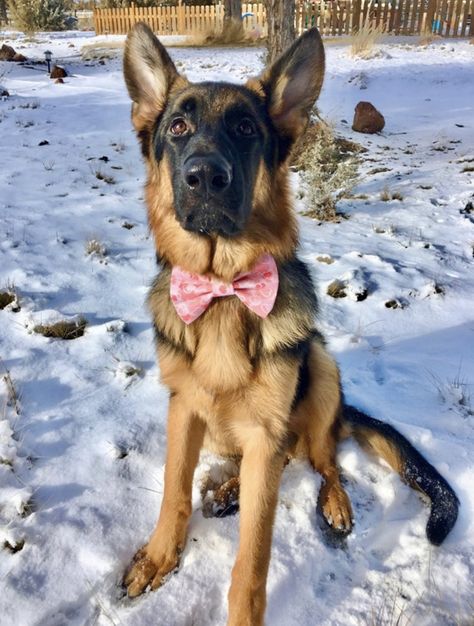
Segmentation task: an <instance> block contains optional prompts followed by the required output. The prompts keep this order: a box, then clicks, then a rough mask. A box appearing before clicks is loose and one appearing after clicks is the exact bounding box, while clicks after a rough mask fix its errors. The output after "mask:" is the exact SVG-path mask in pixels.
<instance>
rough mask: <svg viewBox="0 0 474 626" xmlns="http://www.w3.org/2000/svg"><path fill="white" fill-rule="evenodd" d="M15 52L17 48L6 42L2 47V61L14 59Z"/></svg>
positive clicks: (0, 57)
mask: <svg viewBox="0 0 474 626" xmlns="http://www.w3.org/2000/svg"><path fill="white" fill-rule="evenodd" d="M15 54H16V52H15V49H14V48H12V47H11V46H7V44H6V43H4V44H3V46H2V47H1V48H0V61H13V57H14V56H15Z"/></svg>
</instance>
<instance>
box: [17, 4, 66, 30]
mask: <svg viewBox="0 0 474 626" xmlns="http://www.w3.org/2000/svg"><path fill="white" fill-rule="evenodd" d="M67 5H68V2H67V0H8V6H9V9H10V14H11V16H12V18H13V23H14V24H15V26H16V27H17V28H18V29H19V30H22V31H23V32H24V33H26V34H28V35H32V34H34V33H36V32H38V31H43V30H64V20H65V18H66V10H67V8H68V6H67Z"/></svg>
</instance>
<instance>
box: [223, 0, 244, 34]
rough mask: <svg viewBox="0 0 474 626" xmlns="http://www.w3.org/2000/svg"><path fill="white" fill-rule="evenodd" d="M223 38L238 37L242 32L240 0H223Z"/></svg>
mask: <svg viewBox="0 0 474 626" xmlns="http://www.w3.org/2000/svg"><path fill="white" fill-rule="evenodd" d="M223 34H224V38H227V39H229V41H232V40H237V39H239V38H240V37H241V36H242V34H243V25H242V0H225V1H224V33H223Z"/></svg>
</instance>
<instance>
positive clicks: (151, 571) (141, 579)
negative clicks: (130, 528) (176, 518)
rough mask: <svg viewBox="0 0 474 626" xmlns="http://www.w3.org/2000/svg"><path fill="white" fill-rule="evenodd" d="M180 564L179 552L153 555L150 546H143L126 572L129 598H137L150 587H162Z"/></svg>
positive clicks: (152, 588)
mask: <svg viewBox="0 0 474 626" xmlns="http://www.w3.org/2000/svg"><path fill="white" fill-rule="evenodd" d="M178 564H179V554H178V553H176V555H175V556H174V557H171V558H170V557H165V556H161V557H160V556H158V555H153V556H152V555H151V554H150V553H149V548H148V546H144V547H143V548H141V549H140V550H139V551H138V552H137V553H136V554H135V556H134V557H133V560H132V563H131V565H130V567H129V569H128V571H127V573H126V574H125V577H124V581H123V583H124V586H125V587H126V588H127V595H128V597H129V598H136V597H137V596H139V595H140V594H142V593H144V592H145V591H146V590H147V588H148V587H149V588H150V589H151V590H152V591H153V590H154V589H158V587H161V585H162V584H163V583H165V582H166V579H167V577H168V575H169V574H171V573H173V572H174V571H175V570H176V569H177V567H178Z"/></svg>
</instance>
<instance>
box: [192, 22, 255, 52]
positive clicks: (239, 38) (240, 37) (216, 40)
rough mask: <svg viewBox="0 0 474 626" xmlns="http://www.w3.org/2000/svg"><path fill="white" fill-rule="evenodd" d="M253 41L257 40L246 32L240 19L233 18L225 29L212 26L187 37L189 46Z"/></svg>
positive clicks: (244, 43)
mask: <svg viewBox="0 0 474 626" xmlns="http://www.w3.org/2000/svg"><path fill="white" fill-rule="evenodd" d="M252 43H255V40H254V39H252V38H251V37H250V36H249V35H248V34H247V33H246V32H245V30H244V28H243V26H242V22H241V21H240V20H233V21H232V22H231V23H230V25H228V26H227V27H226V28H223V29H215V28H210V29H208V30H206V31H203V32H201V33H195V34H192V35H189V37H186V45H188V46H230V45H232V46H235V45H246V46H247V45H249V44H252Z"/></svg>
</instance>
